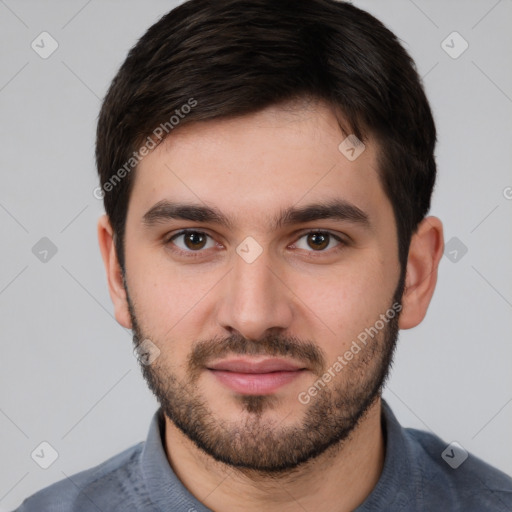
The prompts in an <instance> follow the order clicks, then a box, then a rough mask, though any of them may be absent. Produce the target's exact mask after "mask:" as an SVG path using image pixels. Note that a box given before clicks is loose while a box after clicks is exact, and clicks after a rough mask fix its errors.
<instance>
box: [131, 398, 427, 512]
mask: <svg viewBox="0 0 512 512" xmlns="http://www.w3.org/2000/svg"><path fill="white" fill-rule="evenodd" d="M381 418H382V427H383V432H384V440H385V443H386V455H385V459H384V467H383V470H382V473H381V476H380V478H379V481H378V482H377V485H376V486H375V487H374V489H373V491H372V492H371V493H370V495H369V496H368V497H367V498H366V500H365V501H364V502H363V503H362V504H361V505H360V506H359V507H358V508H357V509H356V512H369V511H372V510H383V507H386V508H385V510H402V509H403V508H405V507H406V506H409V507H410V506H411V504H412V503H414V504H415V506H416V508H415V510H418V512H420V510H419V509H418V508H417V507H418V505H419V503H421V500H420V499H417V498H419V497H418V496H417V492H418V491H417V489H420V488H421V487H420V485H419V484H420V479H421V474H420V471H419V469H418V467H417V465H416V464H414V457H415V455H414V452H413V447H412V445H411V443H410V441H409V440H408V439H407V437H406V435H405V430H404V429H403V427H402V426H401V425H400V424H399V423H398V420H397V419H396V417H395V415H394V414H393V412H392V411H391V408H390V407H389V405H388V404H387V403H386V401H385V400H382V415H381ZM164 433H165V419H164V415H163V411H162V409H161V408H159V409H158V410H157V411H156V412H155V414H154V415H153V418H152V420H151V424H150V427H149V433H148V437H147V439H146V443H145V445H144V448H143V451H142V454H141V470H142V474H143V477H144V480H145V484H146V486H147V489H148V492H149V495H150V499H151V501H152V502H153V504H154V505H156V506H157V507H158V508H159V510H161V511H166V510H170V508H169V506H170V505H171V504H172V510H175V511H181V510H183V511H189V510H194V509H195V510H196V511H197V512H211V511H210V509H208V508H206V507H205V506H204V505H203V504H201V503H200V502H199V501H198V500H197V499H196V498H195V497H194V496H193V495H192V494H191V493H190V492H189V491H188V490H187V488H186V487H185V486H184V485H183V484H182V483H181V481H180V480H179V479H178V477H177V476H176V474H175V473H174V471H173V470H172V467H171V466H170V464H169V462H168V460H167V455H166V453H165V449H164V446H165V438H164Z"/></svg>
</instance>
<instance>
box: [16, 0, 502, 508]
mask: <svg viewBox="0 0 512 512" xmlns="http://www.w3.org/2000/svg"><path fill="white" fill-rule="evenodd" d="M435 143H436V131H435V126H434V122H433V119H432V115H431V111H430V108H429V105H428V101H427V99H426V97H425V94H424V91H423V89H422V86H421V83H420V80H419V78H418V75H417V73H416V71H415V68H414V64H413V62H412V60H411V59H410V57H409V56H408V55H407V53H406V52H405V50H404V49H403V48H402V47H401V45H400V44H399V43H398V41H397V39H396V38H395V36H394V35H393V34H392V33H391V32H389V31H388V30H387V29H386V28H385V27H384V26H383V25H382V24H381V23H380V22H379V21H377V20H376V19H375V18H373V17H372V16H370V15H369V14H367V13H365V12H364V11H361V10H359V9H357V8H356V7H354V6H352V5H351V4H348V3H342V2H336V1H334V0H299V1H297V0H294V1H291V0H226V1H222V2H208V1H206V0H191V1H189V2H186V3H184V4H182V5H181V6H179V7H178V8H176V9H174V10H173V11H171V12H170V13H169V14H168V15H166V16H164V17H163V18H162V19H161V20H160V21H158V22H157V23H156V24H155V25H153V26H152V27H151V28H150V29H149V30H148V31H147V33H146V34H145V35H144V36H143V37H142V38H141V39H140V40H139V42H138V43H137V44H136V45H135V47H134V48H133V49H132V50H131V51H130V53H129V55H128V57H127V59H126V61H125V63H124V64H123V65H122V67H121V69H120V71H119V72H118V74H117V76H116V77H115V79H114V80H113V82H112V85H111V87H110V90H109V91H108V94H107V96H106V98H105V100H104V103H103V106H102V110H101V113H100V117H99V121H98V131H97V150H96V156H97V165H98V172H99V176H100V187H98V189H97V194H98V195H101V196H102V197H103V198H104V205H105V209H106V215H105V216H104V217H102V218H101V219H100V221H99V225H98V235H99V243H100V248H101V252H102V255H103V259H104V262H105V266H106V270H107V277H108V284H109V290H110V294H111V297H112V301H113V303H114V309H115V315H116V319H117V320H118V322H119V323H120V324H121V325H123V326H125V327H127V328H131V329H133V333H134V342H135V347H136V349H137V351H138V354H139V360H140V363H141V368H142V371H143V375H144V377H145V379H146V380H147V382H148V385H149V387H150V389H151V390H152V391H153V392H154V394H155V396H156V397H157V399H158V401H159V403H160V404H161V408H160V409H159V410H158V411H157V412H156V413H155V416H154V417H153V421H152V423H151V427H150V431H149V435H148V438H147V440H146V442H145V443H140V444H138V445H136V446H134V447H132V448H130V449H128V450H126V451H125V452H123V453H121V454H119V455H117V456H116V457H114V458H112V459H110V460H108V461H106V462H105V463H103V464H101V465H100V466H98V467H96V468H92V469H89V470H87V471H84V472H82V473H79V474H78V475H74V476H73V477H72V478H71V479H69V480H63V481H61V482H58V483H56V484H54V485H52V486H50V487H48V488H47V489H44V490H42V491H40V492H39V493H36V494H35V495H34V496H32V497H31V498H29V499H27V500H25V502H24V504H23V505H22V506H21V507H20V508H19V511H21V512H25V511H32V510H37V511H43V510H51V511H64V510H66V511H69V510H73V511H89V510H101V511H105V512H106V511H115V510H119V511H121V510H122V511H131V510H134V511H135V510H138V511H150V510H151V511H153V510H161V511H189V512H191V511H198V512H199V511H207V510H213V511H223V512H230V511H235V510H244V511H250V512H252V511H261V510H266V511H274V510H279V511H298V510H300V511H303V510H306V511H317V510H322V511H329V512H331V511H332V512H335V511H336V512H343V511H352V510H357V511H372V510H379V511H381V510H383V511H398V510H400V511H421V510H424V511H438V510H443V511H444V510H464V511H479V512H480V511H484V510H486V511H487V510H493V511H494V510H496V511H505V510H512V479H511V478H510V477H508V476H507V475H505V474H503V473H501V472H499V471H498V470H496V469H494V468H492V467H490V466H488V465H487V464H486V463H484V462H483V461H480V460H479V459H477V458H475V457H474V456H472V455H470V456H469V457H468V458H467V459H466V460H463V461H462V462H461V457H460V453H459V452H458V451H457V450H458V449H457V447H452V448H451V449H450V450H451V451H450V452H448V457H452V458H454V459H455V458H458V459H459V462H460V464H459V465H458V467H457V468H454V467H455V466H456V465H455V464H453V465H452V466H450V465H448V464H447V463H446V461H445V459H443V456H442V453H443V451H444V450H445V449H446V446H447V443H445V442H444V441H442V440H441V439H439V438H438V437H436V436H434V435H432V434H428V433H425V432H421V431H417V430H410V429H403V428H402V427H401V426H400V425H399V424H398V422H397V420H396V418H395V417H394V415H393V413H392V411H391V410H390V408H389V406H388V405H387V404H386V403H385V402H384V401H383V400H382V399H381V392H382V388H383V385H384V383H385V381H386V377H387V375H388V371H389V368H390V365H391V361H392V356H393V352H394V349H395V345H396V341H397V336H398V331H399V329H408V328H411V327H414V326H416V325H418V324H419V323H420V322H421V321H422V319H423V318H424V316H425V314H426V311H427V308H428V305H429V303H430V300H431V298H432V295H433V293H434V289H435V285H436V279H437V268H438V264H439V261H440V258H441V256H442V252H443V233H442V224H441V222H440V221H439V219H437V218H435V217H426V215H427V213H428V210H429V207H430V198H431V194H432V189H433V186H434V182H435V174H436V165H435V160H434V148H435Z"/></svg>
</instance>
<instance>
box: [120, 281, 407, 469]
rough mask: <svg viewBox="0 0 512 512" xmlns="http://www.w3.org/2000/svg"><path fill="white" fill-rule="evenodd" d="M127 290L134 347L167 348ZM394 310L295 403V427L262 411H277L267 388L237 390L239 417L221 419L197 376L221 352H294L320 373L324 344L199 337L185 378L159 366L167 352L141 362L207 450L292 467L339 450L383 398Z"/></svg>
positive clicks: (227, 459) (185, 428)
mask: <svg viewBox="0 0 512 512" xmlns="http://www.w3.org/2000/svg"><path fill="white" fill-rule="evenodd" d="M404 281H405V279H404V275H402V276H401V278H400V282H399V284H398V286H397V288H396V290H395V293H394V297H393V301H392V304H391V305H390V307H389V310H392V306H393V305H395V307H396V304H400V302H401V298H402V294H403V290H404ZM125 289H126V293H127V300H128V306H129V310H130V316H131V320H132V331H133V341H134V344H135V346H136V347H137V346H138V345H139V343H140V342H141V341H142V340H145V339H151V340H153V341H154V342H155V344H156V345H157V346H158V347H160V348H162V347H164V346H166V345H167V346H172V343H166V341H165V340H155V339H154V338H151V337H150V336H147V335H146V334H147V333H146V334H145V333H144V332H143V331H142V329H141V327H140V324H139V322H138V321H137V316H136V314H135V308H134V304H133V303H132V301H131V300H130V297H129V295H128V289H127V286H126V282H125ZM393 311H394V312H395V313H396V314H395V315H394V316H393V317H392V318H390V319H389V321H388V322H387V323H386V324H385V326H384V327H383V328H382V329H380V330H379V331H378V333H377V334H376V335H375V336H374V337H372V339H371V340H370V341H369V342H368V343H367V344H366V345H365V346H364V347H363V348H362V349H361V350H360V352H358V353H357V354H355V356H354V358H353V359H352V360H351V361H349V362H348V363H347V364H346V366H345V367H343V369H342V371H341V372H340V374H339V375H337V376H336V377H335V378H333V380H332V382H330V383H328V384H327V385H324V386H323V387H318V386H317V393H316V395H315V396H314V397H313V398H312V399H311V400H310V401H309V402H308V403H307V404H304V402H302V401H301V402H300V403H302V404H303V405H302V407H304V414H303V415H302V420H300V421H299V420H297V422H296V423H295V424H293V425H286V426H285V425H282V424H281V423H282V421H283V420H284V418H282V419H281V420H280V421H278V420H276V419H271V418H269V417H268V415H267V417H265V412H267V411H269V410H272V409H274V410H277V411H279V400H278V399H277V397H276V396H274V395H272V394H270V395H259V396H258V395H238V394H237V395H235V400H236V401H237V403H238V404H239V406H240V407H241V410H242V411H243V414H240V415H239V418H238V419H237V421H230V422H228V421H224V420H222V419H221V418H219V417H218V416H216V415H215V413H214V411H213V410H212V408H211V407H210V406H209V404H208V403H207V401H206V400H205V398H204V397H203V396H202V395H201V392H200V389H199V387H198V383H197V381H198V379H199V377H200V376H201V374H202V372H204V371H205V367H206V366H207V363H208V362H210V361H212V360H213V359H216V358H219V357H222V356H226V355H242V354H249V355H260V356H261V355H263V356H278V357H293V358H294V359H296V360H297V361H301V362H304V363H305V364H306V365H307V367H308V368H310V369H312V371H313V373H314V374H316V375H317V376H318V377H321V376H322V375H323V374H324V373H325V371H326V370H327V369H328V364H326V358H325V356H324V355H323V352H322V350H321V349H320V348H319V347H318V345H317V344H315V343H312V342H310V341H304V340H300V339H299V338H296V337H292V336H284V335H280V334H275V335H269V336H266V337H265V338H263V339H260V340H257V341H255V340H250V339H246V338H244V337H243V336H242V335H240V334H234V335H232V336H229V337H226V338H212V339H207V340H202V341H198V342H196V343H195V344H194V345H192V348H191V351H190V353H189V356H188V358H187V361H186V369H187V372H186V376H185V377H184V378H182V379H180V378H179V377H178V375H177V373H176V372H175V371H174V370H173V369H171V368H169V367H168V366H165V365H163V364H162V361H163V360H164V359H165V358H164V357H159V358H157V359H156V360H155V361H154V362H153V363H152V364H143V363H141V365H140V366H141V370H142V374H143V377H144V379H145V380H146V382H147V384H148V387H149V389H150V390H151V391H152V392H153V394H154V395H155V397H156V399H157V400H158V402H159V404H160V406H161V408H162V410H163V412H164V414H165V415H166V416H167V418H168V419H169V420H171V421H172V422H173V424H174V425H175V426H176V427H177V428H178V429H180V430H181V432H183V434H184V435H185V436H187V437H188V438H189V439H190V440H191V441H192V442H193V443H194V444H195V445H196V446H197V447H198V448H199V449H200V450H202V451H203V452H204V453H206V454H207V455H209V456H211V457H213V458H214V459H215V460H217V461H219V462H222V463H224V464H227V465H229V466H231V467H234V468H237V469H238V470H239V471H240V472H242V473H245V474H247V475H251V476H254V477H255V476H256V475H261V476H269V475H272V474H274V475H276V476H277V475H278V474H279V473H292V472H294V471H295V470H296V469H297V468H298V467H299V466H301V465H303V464H305V463H306V462H308V461H312V460H314V459H315V458H317V457H318V456H319V455H321V454H323V453H326V455H328V454H329V453H331V454H332V453H334V452H336V450H339V449H341V448H342V446H343V445H344V443H345V442H346V441H347V440H348V439H349V437H350V435H351V434H352V433H353V431H354V429H355V428H356V427H357V425H358V424H359V422H360V421H361V420H362V419H363V418H364V417H365V415H366V413H367V412H368V411H369V409H370V408H371V406H372V405H374V404H375V402H376V400H377V399H378V398H380V396H381V393H382V389H383V387H384V385H385V382H386V380H387V377H388V375H389V370H390V368H391V365H392V359H393V354H394V351H395V347H396V343H397V339H398V331H399V329H398V318H399V312H400V309H399V310H398V311H396V310H395V309H393ZM345 350H347V349H346V348H344V349H343V352H345ZM139 362H140V360H139ZM305 390H306V389H304V391H305ZM297 400H298V398H297ZM285 417H286V416H285Z"/></svg>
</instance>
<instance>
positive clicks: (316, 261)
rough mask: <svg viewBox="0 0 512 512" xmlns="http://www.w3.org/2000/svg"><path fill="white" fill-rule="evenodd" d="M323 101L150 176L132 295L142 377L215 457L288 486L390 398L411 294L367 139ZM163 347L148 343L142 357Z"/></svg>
mask: <svg viewBox="0 0 512 512" xmlns="http://www.w3.org/2000/svg"><path fill="white" fill-rule="evenodd" d="M344 139H345V135H343V134H342V132H341V130H340V128H339V126H338V124H337V121H336V118H335V117H334V115H333V114H332V113H331V112H330V110H329V109H328V108H327V107H326V106H325V105H323V104H321V103H316V104H314V105H313V104H309V105H302V106H300V107H299V106H297V107H295V108H288V109H283V108H279V107H272V108H268V109H266V110H264V111H261V112H259V113H256V114H253V115H248V116H244V117H240V118H237V119H224V120H219V121H209V122H203V123H197V124H190V125H188V126H184V127H182V128H181V129H180V131H177V132H176V133H173V134H172V136H171V137H169V138H168V139H167V140H166V141H165V142H164V143H163V144H161V145H160V146H158V147H157V148H156V149H155V150H154V151H153V152H152V153H151V154H149V155H148V156H146V157H145V158H144V159H143V160H142V162H141V163H140V164H139V167H138V169H137V174H136V176H135V181H134V184H133V189H132V193H131V198H130V204H129V209H128V213H127V221H126V231H125V264H126V266H125V288H126V292H127V297H128V305H129V315H130V318H131V323H132V328H133V331H134V341H135V343H136V344H138V343H140V342H142V341H143V340H150V344H149V346H150V347H157V348H158V350H159V351H160V352H159V355H158V357H157V358H156V359H155V360H154V361H153V362H152V363H151V364H146V365H144V364H142V365H141V366H142V369H143V374H144V377H145V378H146V380H147V382H148V384H149V386H150V388H151V390H152V391H153V392H154V393H155V395H156V397H157V399H158V400H159V402H160V404H161V406H162V408H163V410H164V412H165V414H166V415H167V417H168V418H169V419H171V420H172V421H173V422H174V424H175V425H176V426H177V427H178V428H179V429H181V431H182V432H183V433H184V434H185V435H186V436H188V437H189V438H190V439H191V440H192V441H194V442H195V443H196V445H197V446H198V447H200V448H201V449H203V450H204V451H206V453H208V454H210V455H211V456H212V457H214V458H215V459H217V460H219V461H223V462H225V463H227V464H231V465H234V466H237V467H239V468H249V469H251V470H257V471H262V472H276V471H283V470H290V469H291V468H294V467H296V466H297V465H298V464H300V463H302V462H304V461H307V460H309V459H312V458H313V457H315V456H318V455H319V454H320V453H322V452H324V451H325V450H326V449H327V448H328V447H330V446H333V445H335V444H337V445H341V443H342V442H343V440H344V439H346V438H347V436H349V434H350V433H351V432H352V431H353V429H354V428H355V427H356V425H357V424H358V421H359V420H360V419H361V418H362V417H364V414H365V412H366V411H367V410H368V408H369V407H370V406H371V405H372V404H373V403H374V402H375V399H376V398H377V397H378V396H379V393H380V389H381V386H382V384H383V381H384V379H385V377H386V374H387V371H388V368H389V364H390V361H391V357H392V353H393V349H394V345H395V341H396V337H397V332H398V327H397V325H398V322H397V320H398V312H399V309H400V307H399V306H398V307H397V303H398V302H399V301H400V298H401V292H402V288H401V286H400V283H401V280H400V276H401V272H400V266H399V263H398V244H397V236H396V228H395V221H394V217H393V211H392V207H391V204H390V202H389V200H388V199H387V197H386V196H385V194H384V192H383V189H382V187H381V185H380V182H379V177H378V173H377V164H376V151H377V148H376V147H375V146H374V145H373V143H372V141H371V140H370V141H369V142H368V143H367V144H366V147H365V149H364V151H363V152H362V153H361V154H360V155H359V156H358V157H357V158H356V159H355V160H349V159H348V158H347V157H346V156H345V155H344V154H343V153H342V152H341V151H340V150H339V149H338V146H339V145H340V143H341V142H342V141H343V140H344ZM145 343H146V344H147V343H148V342H147V341H146V342H145Z"/></svg>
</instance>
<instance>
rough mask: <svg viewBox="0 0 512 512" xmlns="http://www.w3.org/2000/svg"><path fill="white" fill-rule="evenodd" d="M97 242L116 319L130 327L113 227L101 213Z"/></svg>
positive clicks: (124, 325)
mask: <svg viewBox="0 0 512 512" xmlns="http://www.w3.org/2000/svg"><path fill="white" fill-rule="evenodd" d="M98 243H99V246H100V250H101V256H102V258H103V263H104V265H105V270H106V271H107V281H108V290H109V292H110V298H111V299H112V303H113V304H114V314H115V317H116V320H117V321H118V322H119V323H120V324H121V325H122V326H123V327H126V328H127V329H131V328H132V322H131V317H130V312H129V310H128V301H127V298H126V291H125V289H124V285H123V274H122V272H121V266H120V265H119V260H118V259H117V254H116V249H115V245H114V236H113V229H112V226H111V225H110V221H109V218H108V217H107V215H102V216H101V217H100V218H99V220H98Z"/></svg>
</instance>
